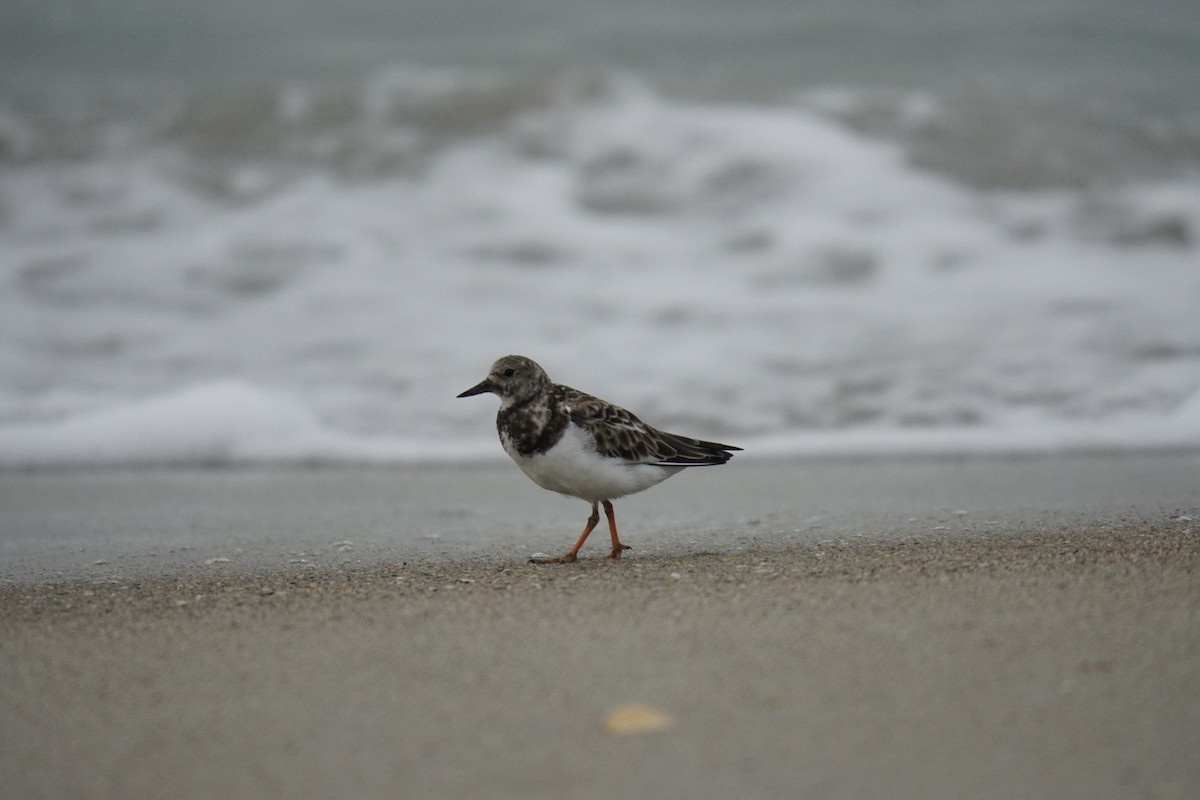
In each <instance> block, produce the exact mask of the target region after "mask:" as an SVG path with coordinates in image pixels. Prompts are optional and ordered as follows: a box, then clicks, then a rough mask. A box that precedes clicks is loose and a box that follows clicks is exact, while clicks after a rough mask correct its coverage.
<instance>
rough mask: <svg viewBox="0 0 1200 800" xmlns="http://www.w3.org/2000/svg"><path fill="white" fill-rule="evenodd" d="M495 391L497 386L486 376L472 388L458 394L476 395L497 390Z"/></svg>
mask: <svg viewBox="0 0 1200 800" xmlns="http://www.w3.org/2000/svg"><path fill="white" fill-rule="evenodd" d="M495 391H496V387H495V386H493V385H492V382H491V381H490V380H488V379H487V378H484V379H483V380H481V381H480V382H479V383H477V384H475V385H474V386H472V387H471V388H470V389H467V390H466V391H465V392H463V393H462V394H460V395H458V396H459V397H474V396H475V395H477V394H484V393H485V392H495Z"/></svg>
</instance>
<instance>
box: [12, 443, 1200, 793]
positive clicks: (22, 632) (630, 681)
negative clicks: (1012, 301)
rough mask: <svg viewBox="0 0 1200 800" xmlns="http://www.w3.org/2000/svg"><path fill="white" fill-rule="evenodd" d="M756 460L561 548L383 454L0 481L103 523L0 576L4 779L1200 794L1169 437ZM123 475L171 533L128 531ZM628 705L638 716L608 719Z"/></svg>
mask: <svg viewBox="0 0 1200 800" xmlns="http://www.w3.org/2000/svg"><path fill="white" fill-rule="evenodd" d="M747 466H748V468H747V469H744V470H742V471H741V472H740V473H736V474H735V473H733V472H732V471H731V472H730V474H729V475H727V476H724V477H722V476H720V475H719V474H717V473H716V472H714V473H712V476H713V477H712V479H711V480H710V479H698V480H695V481H690V482H680V483H677V484H676V487H677V488H676V489H675V490H674V491H673V492H660V493H658V497H657V498H654V497H650V498H648V499H649V502H641V503H625V504H622V505H618V515H619V516H618V518H619V519H621V520H623V522H624V524H625V525H627V526H628V527H629V529H630V534H629V535H630V540H631V541H632V542H633V543H634V544H635V547H636V549H635V550H634V551H632V553H629V554H628V555H627V557H626V558H623V559H621V560H619V561H613V560H610V559H606V558H604V556H603V553H604V552H605V548H603V547H599V548H595V549H587V548H585V550H584V552H583V554H582V557H581V560H580V561H578V562H576V563H574V564H563V565H533V564H529V563H527V560H526V559H527V556H528V553H529V552H531V549H532V548H535V547H546V546H553V545H555V544H560V545H561V546H563V547H566V546H568V545H569V541H568V539H570V538H571V537H570V533H569V531H570V528H573V527H574V523H575V522H576V520H575V516H577V515H578V516H581V513H580V512H582V511H583V504H579V503H565V502H563V503H557V502H553V500H552V498H550V497H548V496H547V495H548V493H545V492H541V491H540V490H536V487H531V488H530V489H529V491H528V492H525V491H524V489H526V488H527V487H525V486H524V482H525V481H524V477H523V476H521V475H519V474H511V475H510V474H509V473H508V471H499V470H492V469H490V468H484V469H479V470H473V471H471V472H470V474H465V473H463V472H461V471H458V472H456V471H453V470H438V471H433V472H420V471H411V472H404V473H403V476H404V477H405V478H406V480H404V481H399V483H401V484H403V485H405V486H406V487H407V488H406V489H405V491H407V492H408V494H403V495H402V496H400V495H395V494H390V493H389V492H392V491H393V490H392V489H391V488H389V487H390V486H391V484H392V483H396V482H397V481H395V478H396V477H397V474H396V473H394V472H392V473H387V474H385V475H383V476H378V475H375V476H365V475H363V474H361V473H356V474H354V475H353V476H350V480H349V481H347V480H345V479H344V478H346V477H347V476H342V477H337V476H334V477H331V476H327V475H317V476H313V475H309V476H307V477H305V476H297V475H295V474H278V473H275V474H272V475H260V476H258V477H257V478H256V479H254V480H251V481H250V482H249V485H242V484H239V483H238V482H237V481H230V480H227V479H226V478H224V477H221V476H208V478H207V479H203V480H197V479H196V478H195V476H194V475H189V476H174V477H168V478H165V479H163V478H162V477H161V476H160V477H159V478H158V479H155V480H148V479H147V478H145V477H144V476H140V477H137V478H136V479H131V478H128V477H127V478H119V479H118V478H112V479H106V480H100V481H98V482H96V481H84V482H82V483H79V482H78V481H77V478H71V479H70V480H62V481H60V480H54V481H50V482H49V483H42V482H39V481H32V482H31V483H28V484H26V485H23V486H21V487H17V488H16V489H14V487H13V485H12V484H8V485H7V486H0V489H3V490H4V491H6V492H7V494H6V497H7V499H9V500H10V501H11V500H12V499H13V498H17V499H22V498H23V499H24V502H25V503H26V504H27V505H26V507H28V508H32V509H34V510H37V509H42V510H41V511H39V512H38V513H39V514H42V515H44V518H45V519H46V520H51V521H53V520H54V519H56V518H55V517H54V516H53V515H52V514H50V510H51V509H54V508H57V510H58V513H60V514H63V515H65V516H63V517H62V518H59V523H60V524H62V525H63V527H64V529H68V528H70V527H71V526H72V525H83V524H84V523H83V522H81V521H80V520H85V519H89V517H84V516H76V515H75V514H74V511H73V509H75V508H79V509H82V510H84V511H90V512H91V517H90V519H91V523H90V524H91V527H90V528H87V531H88V532H89V533H90V534H91V535H94V536H96V537H98V538H100V539H102V540H104V541H106V542H107V545H106V546H107V547H109V548H110V550H111V551H112V552H114V553H117V555H114V556H111V558H112V563H110V564H107V565H103V566H100V567H95V566H87V565H85V566H83V567H80V568H78V569H75V568H68V567H69V560H68V559H66V557H67V556H70V557H71V558H72V559H74V558H75V557H76V555H78V554H74V553H73V552H72V551H70V549H69V548H67V549H65V550H52V551H48V552H50V558H51V559H52V560H56V561H55V569H41V568H39V569H37V570H32V571H31V570H29V569H26V568H22V569H19V570H16V571H15V572H16V578H14V579H8V580H4V581H0V719H3V720H4V723H3V724H2V725H0V780H3V782H4V785H5V786H6V788H7V789H8V790H9V791H10V792H11V793H12V794H13V795H14V796H21V797H30V798H35V797H89V798H114V800H115V798H123V799H125V798H130V797H151V796H160V795H161V794H162V791H163V788H164V787H169V788H170V791H171V793H172V794H173V795H175V796H180V797H189V798H208V797H212V798H217V797H220V798H229V797H288V798H298V799H299V800H307V798H313V800H317V799H318V798H327V797H334V796H345V797H356V798H363V799H364V800H374V798H380V799H381V800H382V799H383V798H394V797H397V796H412V797H425V798H461V797H464V796H481V797H489V798H499V799H500V800H505V799H506V798H513V800H517V798H523V799H528V798H547V799H549V798H571V799H572V800H574V799H575V798H580V799H586V800H591V798H596V800H599V798H612V797H644V796H652V797H659V798H667V799H668V800H673V799H674V798H680V799H681V800H682V798H688V800H697V799H699V800H705V799H706V798H713V800H716V799H717V798H726V797H730V796H749V797H780V798H783V797H788V798H791V797H806V798H808V797H811V798H826V799H830V798H832V799H835V800H839V799H841V798H845V799H846V800H860V799H861V798H881V799H882V798H887V799H888V800H897V799H898V800H909V799H911V800H924V798H929V797H972V798H977V800H992V798H995V800H1007V798H1012V797H1061V798H1080V800H1083V799H1084V798H1087V799H1088V800H1097V799H1099V800H1107V799H1108V798H1112V800H1127V798H1130V797H1147V798H1166V799H1167V800H1174V799H1175V798H1178V800H1184V799H1185V798H1189V799H1190V798H1191V797H1194V796H1196V794H1197V793H1198V792H1200V762H1197V761H1196V759H1195V753H1194V750H1195V746H1194V744H1195V742H1196V741H1197V740H1200V671H1197V669H1196V664H1198V663H1200V533H1198V531H1200V527H1197V524H1198V523H1197V522H1196V521H1195V520H1194V519H1193V517H1196V519H1200V515H1197V514H1196V510H1197V509H1196V503H1195V499H1194V493H1193V492H1192V488H1194V487H1192V485H1191V484H1192V476H1194V475H1195V474H1197V473H1196V472H1195V471H1193V469H1192V468H1193V467H1194V466H1195V461H1194V460H1192V459H1187V458H1156V459H1154V460H1153V462H1152V463H1151V462H1148V461H1146V460H1124V459H1123V460H1118V461H1111V460H1090V461H1088V462H1086V463H1075V462H1065V461H1056V462H1050V463H1046V462H1039V463H1037V464H1020V465H1011V464H1010V465H1005V464H997V463H994V462H990V463H986V464H976V465H967V466H964V465H934V466H928V465H926V466H921V465H912V464H906V465H891V466H888V465H856V466H854V467H852V468H838V467H828V466H822V467H821V468H820V469H815V468H812V469H810V468H805V467H796V468H794V469H788V470H784V471H782V473H781V471H780V470H779V469H778V468H768V467H761V468H760V467H758V466H756V465H747ZM1014 467H1015V468H1014ZM511 472H512V473H516V470H511ZM454 476H457V477H455V480H454V481H450V480H448V478H450V477H454ZM241 477H242V478H243V479H244V478H245V476H241ZM510 478H511V479H512V480H510ZM1050 479H1054V480H1057V484H1056V485H1055V486H1053V487H1049V488H1048V487H1046V486H1045V483H1046V481H1047V480H1050ZM677 480H679V481H682V479H677ZM243 483H244V481H243ZM670 483H671V482H668V483H667V484H664V487H666V486H668V485H669V484H670ZM797 483H799V484H800V485H803V486H804V488H805V489H806V493H805V494H804V495H803V496H801V497H796V496H794V494H788V493H787V492H788V491H789V489H790V488H794V487H795V486H796V485H797ZM239 486H240V487H241V488H240V489H239V488H238V487H239ZM464 486H465V487H466V489H467V490H466V491H465V493H464V490H463V487H464ZM716 487H721V489H718V488H716ZM67 488H71V492H66V491H64V490H65V489H67ZM868 490H869V491H871V492H873V493H874V494H873V495H867V494H865V492H867V491H868ZM377 491H378V492H380V493H381V494H377ZM72 492H73V493H75V494H72ZM239 492H240V493H239ZM231 493H232V494H231ZM653 494H654V493H647V495H653ZM76 495H77V496H76ZM514 496H515V499H513V498H514ZM105 498H107V499H105ZM131 498H140V499H142V501H143V506H142V507H141V511H143V512H144V513H145V515H146V516H148V517H149V518H150V521H151V522H153V523H155V524H152V525H150V529H151V530H155V531H161V532H164V535H168V536H170V537H175V536H178V537H180V538H179V539H178V541H188V542H191V544H189V545H188V546H190V547H193V548H194V549H189V550H185V551H181V552H176V553H170V552H168V551H166V550H164V551H162V553H161V554H160V556H159V557H157V558H149V557H148V556H147V553H146V551H145V547H146V546H147V544H146V540H145V539H144V538H143V532H139V531H138V530H135V529H131V528H128V527H127V526H128V525H130V524H131V521H133V520H136V519H138V518H136V517H131V516H130V515H128V514H125V513H119V510H120V509H122V508H125V507H126V506H128V505H129V503H130V502H131ZM222 498H223V499H225V500H227V501H229V500H231V499H237V500H239V501H245V505H244V506H239V505H237V504H230V505H226V506H221V505H219V504H218V505H216V506H214V504H213V501H214V500H215V499H222ZM304 498H309V500H311V502H309V503H305V502H301V501H302V500H303V499H304ZM330 498H341V500H340V501H339V502H337V503H333V505H332V507H331V508H330V509H329V513H328V514H325V515H322V514H319V513H318V511H319V510H320V509H321V508H322V507H324V506H327V505H329V504H330V503H331V500H330ZM381 498H383V499H381ZM418 499H421V503H424V505H421V503H418V502H417V501H418ZM34 501H36V502H34ZM51 501H53V502H51ZM282 501H287V502H294V503H295V505H293V506H286V505H284V504H282ZM506 503H507V504H506ZM764 505H766V506H770V507H769V508H764V507H763V506H764ZM477 506H482V507H483V509H484V510H483V511H477V510H475V509H476V508H477ZM622 506H625V507H624V508H623V507H622ZM397 507H398V508H400V509H401V510H407V511H408V514H407V516H405V519H407V520H408V524H409V526H410V527H412V528H413V530H411V531H408V532H409V533H411V534H412V535H411V536H409V537H408V538H397V537H399V536H400V534H398V533H397V532H396V531H397V530H398V529H397V528H396V527H395V526H394V518H395V513H394V512H395V508H397ZM622 511H624V514H623V515H622ZM218 512H219V513H218ZM356 514H357V516H355V515H356ZM31 520H32V518H31V519H30V520H27V521H26V522H27V523H28V525H29V528H28V529H29V530H31V531H34V532H37V531H39V530H40V529H38V528H36V527H35V526H34V525H33V523H32V521H31ZM331 520H332V521H334V522H338V521H340V524H338V525H336V526H334V527H332V528H331V527H330V524H331ZM514 520H516V521H514ZM564 520H565V522H564ZM579 521H580V522H581V521H582V520H579ZM68 522H69V523H70V524H67V523H68ZM159 523H161V526H162V527H161V528H160V527H158V524H159ZM185 523H186V524H185ZM427 524H428V525H435V526H440V527H438V528H437V530H439V531H440V532H441V535H442V537H443V538H441V539H436V540H430V539H423V538H421V536H420V535H419V532H420V531H421V530H423V529H424V528H423V526H425V525H427ZM564 525H569V526H570V528H568V530H567V531H564V530H563V526H564ZM172 526H175V527H172ZM250 526H256V527H250ZM505 526H508V527H505ZM351 529H354V530H357V531H358V532H359V534H361V535H358V534H355V535H353V536H350V534H349V533H348V531H350V530H351ZM22 530H24V529H22ZM404 530H407V529H404ZM231 531H232V532H231ZM370 531H378V537H377V538H375V539H372V538H370V536H369V535H368V533H369V532H370ZM281 532H282V533H281ZM185 533H186V536H185ZM251 533H253V534H254V535H250V534H251ZM623 534H624V529H623ZM280 535H283V537H284V538H279V536H280ZM187 536H190V537H193V539H194V540H193V539H188V538H187ZM347 537H349V538H353V539H354V541H355V545H354V549H353V550H351V551H349V552H339V551H338V549H337V548H336V547H329V546H328V544H324V545H321V546H322V547H324V548H325V549H324V550H323V551H322V552H320V553H315V554H314V553H313V552H311V551H305V552H308V553H309V555H308V556H306V557H305V559H303V560H300V559H296V558H294V557H293V556H292V555H291V551H289V549H288V548H293V547H301V546H303V547H308V546H309V544H308V543H309V542H314V541H315V542H318V543H322V542H324V543H329V542H336V541H343V540H345V539H346V538H347ZM235 541H237V542H241V543H242V545H243V546H244V547H245V548H246V549H245V550H244V552H243V553H240V554H238V553H233V551H231V550H227V549H226V548H227V547H228V545H229V544H230V543H231V542H235ZM206 542H208V543H207V544H206ZM122 548H124V550H122ZM277 550H279V552H276V551H277ZM26 552H30V551H26ZM221 552H228V553H231V554H232V555H231V557H230V560H228V561H217V562H214V563H212V564H205V563H204V561H205V559H206V558H207V557H209V556H208V554H209V553H221ZM122 553H125V554H126V555H122ZM85 555H86V556H87V558H91V557H93V556H94V555H96V553H95V552H92V551H89V552H88V553H86V554H85ZM135 555H136V556H137V557H136V558H134V556H135ZM251 556H252V557H251ZM76 560H77V559H76ZM146 562H151V563H152V564H153V567H152V568H144V567H143V566H142V565H144V563H146ZM26 566H28V565H26ZM11 571H12V570H10V572H11ZM636 704H641V705H646V706H650V707H651V709H653V710H654V714H655V715H657V716H653V715H652V718H653V719H655V720H657V722H656V726H654V729H653V730H649V729H648V730H645V731H642V732H638V730H637V729H636V727H635V728H634V729H633V730H632V732H630V731H629V730H624V729H622V728H621V727H620V726H616V725H614V724H613V720H614V718H616V716H615V715H617V713H618V712H620V711H621V710H622V709H625V708H628V707H629V706H630V705H636Z"/></svg>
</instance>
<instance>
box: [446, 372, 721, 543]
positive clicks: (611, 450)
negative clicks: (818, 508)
mask: <svg viewBox="0 0 1200 800" xmlns="http://www.w3.org/2000/svg"><path fill="white" fill-rule="evenodd" d="M485 392H491V393H492V394H495V395H497V396H498V397H499V398H500V411H499V412H498V413H497V414H496V429H497V430H498V431H499V433H500V443H501V444H502V445H504V450H505V451H506V452H507V453H508V454H509V455H510V456H512V460H513V461H515V462H517V466H518V467H520V468H521V470H522V471H523V472H524V473H525V474H526V475H528V476H529V477H530V478H531V479H532V480H533V482H534V483H536V484H537V485H538V486H541V487H542V488H543V489H549V490H550V491H552V492H558V493H560V494H565V495H569V496H571V497H578V498H580V499H581V500H586V501H588V502H590V503H591V504H592V514H591V516H590V517H588V521H587V526H586V527H585V528H584V529H583V533H582V534H580V536H579V539H578V540H577V541H576V542H575V546H574V547H572V548H571V549H570V550H569V551H567V553H565V554H564V555H561V556H558V557H555V558H534V559H532V560H533V561H534V562H535V563H539V564H554V563H561V562H565V561H574V560H575V557H576V555H577V554H578V553H579V548H581V547H583V543H584V541H586V540H587V537H588V534H589V533H591V532H592V529H593V528H595V527H596V523H598V522H599V521H600V511H599V509H598V508H597V505H598V504H601V503H603V504H604V513H605V515H606V516H607V517H608V532H609V534H610V535H611V536H612V552H611V553H609V554H608V555H609V558H620V557H621V551H622V550H628V549H629V546H628V545H625V544H621V540H620V539H618V538H617V521H616V519H614V518H613V506H612V501H613V500H615V499H616V498H618V497H624V496H625V495H627V494H633V493H634V492H640V491H642V490H643V489H649V488H650V487H651V486H654V485H655V484H658V483H661V482H662V481H665V480H666V479H667V478H669V477H671V476H672V475H674V474H675V473H676V472H679V471H680V470H682V469H685V468H687V467H699V466H708V465H713V464H724V463H725V462H726V461H728V460H729V459H730V458H732V457H733V453H732V452H730V451H733V450H741V448H740V447H734V446H732V445H728V444H718V443H717V442H704V441H701V440H699V439H691V438H689V437H687V436H678V435H676V434H673V433H666V432H665V431H660V430H656V429H655V428H652V427H650V426H649V425H647V424H646V423H644V422H642V421H641V420H640V419H638V418H637V417H636V416H634V415H633V414H631V413H630V412H628V411H626V410H625V409H623V408H621V407H619V406H615V405H613V404H612V403H608V402H605V401H604V400H601V399H600V398H598V397H592V396H591V395H590V394H584V393H583V392H581V391H578V390H577V389H572V388H571V387H569V386H563V385H561V384H558V383H553V382H551V380H550V378H549V377H547V375H546V372H545V370H543V369H542V368H541V367H540V366H538V365H537V363H535V362H534V361H532V360H531V359H528V358H525V357H524V356H505V357H504V358H501V359H499V360H498V361H496V363H495V364H492V369H491V371H490V372H489V373H488V376H487V377H486V378H484V379H483V380H482V381H480V382H479V383H477V384H475V385H474V386H472V387H471V388H470V389H467V390H466V391H465V392H463V393H462V394H460V395H459V397H471V396H473V395H477V394H483V393H485Z"/></svg>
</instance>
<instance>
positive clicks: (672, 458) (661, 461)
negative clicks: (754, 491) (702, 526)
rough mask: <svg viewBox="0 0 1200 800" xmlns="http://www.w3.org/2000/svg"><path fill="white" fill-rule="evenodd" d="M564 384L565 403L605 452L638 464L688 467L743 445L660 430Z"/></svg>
mask: <svg viewBox="0 0 1200 800" xmlns="http://www.w3.org/2000/svg"><path fill="white" fill-rule="evenodd" d="M563 388H564V389H566V392H565V393H564V397H563V399H562V403H563V407H564V408H565V410H566V411H567V413H568V414H569V415H570V419H571V422H573V423H575V424H576V425H578V426H579V427H581V428H583V429H584V430H586V431H587V432H588V433H589V434H591V436H592V438H593V439H594V440H595V442H596V450H597V451H598V452H599V453H600V454H601V455H605V456H608V457H610V458H621V459H624V460H626V461H629V462H632V463H635V464H657V465H660V466H679V467H688V466H701V465H711V464H724V463H725V462H726V461H728V460H729V459H730V458H732V456H733V454H732V453H731V452H730V451H731V450H740V449H741V448H740V447H734V446H732V445H727V444H718V443H717V442H705V441H702V440H700V439H692V438H690V437H687V436H679V435H677V434H674V433H667V432H666V431H660V430H658V429H657V428H653V427H651V426H649V425H647V424H646V423H644V422H642V421H641V420H640V419H638V418H637V417H636V416H635V415H634V414H633V413H632V412H630V411H626V410H625V409H623V408H621V407H620V406H615V405H613V404H612V403H607V402H605V401H603V400H601V399H599V398H597V397H592V396H591V395H589V394H585V393H584V392H580V391H577V390H575V389H570V388H568V387H563Z"/></svg>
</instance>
